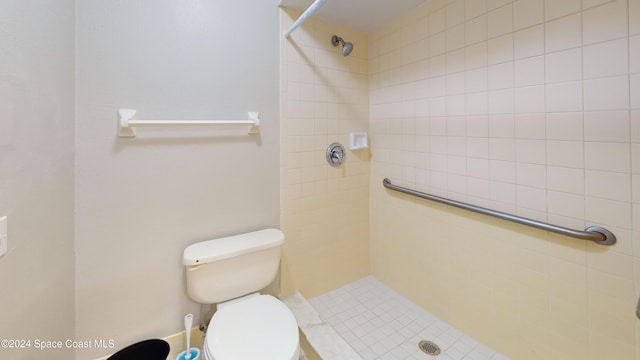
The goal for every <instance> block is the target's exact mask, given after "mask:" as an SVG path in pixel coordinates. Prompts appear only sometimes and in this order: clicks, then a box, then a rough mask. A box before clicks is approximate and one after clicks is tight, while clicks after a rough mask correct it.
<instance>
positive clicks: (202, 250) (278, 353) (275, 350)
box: [183, 229, 300, 360]
mask: <svg viewBox="0 0 640 360" xmlns="http://www.w3.org/2000/svg"><path fill="white" fill-rule="evenodd" d="M283 242H284V234H283V233H282V232H281V231H280V230H278V229H266V230H260V231H255V232H251V233H247V234H241V235H235V236H230V237H226V238H221V239H215V240H208V241H203V242H199V243H196V244H193V245H190V246H189V247H187V248H186V249H185V250H184V254H183V264H184V265H185V267H186V272H187V291H188V293H189V296H190V297H191V298H192V299H193V300H195V301H197V302H199V303H203V304H217V305H218V308H217V311H216V312H215V314H214V315H213V318H212V319H211V321H210V322H209V327H208V330H207V334H206V336H205V340H204V347H203V349H202V356H203V358H204V359H205V360H297V359H298V357H299V353H300V343H299V337H298V325H297V323H296V319H295V317H294V316H293V313H292V312H291V310H289V308H288V307H287V306H286V305H285V304H284V303H282V302H281V301H280V300H278V299H277V298H275V297H273V296H271V295H261V294H260V293H259V292H258V291H259V290H261V289H263V288H265V287H266V286H267V285H269V283H271V282H272V281H273V279H274V278H275V276H276V275H277V273H278V268H279V265H280V252H281V250H280V249H281V247H282V243H283Z"/></svg>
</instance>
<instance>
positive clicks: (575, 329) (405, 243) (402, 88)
mask: <svg viewBox="0 0 640 360" xmlns="http://www.w3.org/2000/svg"><path fill="white" fill-rule="evenodd" d="M462 3H464V8H463V7H462ZM420 13H421V14H424V15H423V17H422V19H423V20H424V19H428V20H429V24H428V27H429V28H430V29H431V30H432V31H431V32H429V33H424V37H423V38H422V43H421V44H420V46H417V41H413V42H411V41H409V42H406V43H402V44H398V43H397V42H396V41H395V40H394V39H395V36H396V32H397V31H403V30H399V29H404V28H406V29H408V30H407V31H414V30H411V29H416V28H420V27H421V26H422V27H426V26H427V25H424V24H422V25H421V24H419V23H420V22H421V21H422V20H420V19H419V18H416V17H412V16H406V17H405V18H403V19H400V20H399V21H397V22H395V23H394V25H393V26H389V27H386V28H383V29H382V30H380V31H378V32H375V33H374V34H371V36H370V53H369V64H370V66H369V93H370V94H371V96H370V100H369V101H370V105H369V109H370V113H371V119H372V120H370V124H371V127H370V131H371V134H372V135H371V146H372V149H371V150H372V153H371V154H372V158H371V160H372V162H371V168H370V171H371V172H370V174H371V175H370V187H369V189H370V200H369V201H370V211H371V218H372V227H371V254H372V257H371V272H372V273H373V274H374V275H375V276H376V277H377V278H379V279H380V280H382V281H384V282H385V283H386V284H388V285H390V286H391V287H393V288H395V289H396V290H398V291H400V292H401V293H403V294H404V295H406V296H407V297H409V298H411V299H412V300H414V301H415V302H416V303H419V304H421V305H422V306H424V307H425V308H427V309H429V310H430V311H433V312H434V313H436V314H437V315H438V316H441V317H442V318H443V319H446V320H447V321H451V323H453V324H454V325H456V326H459V327H460V328H461V329H463V330H464V331H468V332H470V333H471V334H472V335H473V336H477V337H478V338H480V339H481V340H483V341H486V342H487V343H488V344H489V345H491V346H493V347H495V348H497V349H499V350H500V351H502V352H504V353H505V354H506V355H508V356H510V357H513V358H517V359H541V358H545V359H547V358H548V359H594V360H595V359H598V358H599V357H605V358H620V359H622V358H624V359H640V355H638V354H636V348H639V349H640V347H637V344H640V335H636V332H637V331H640V326H638V325H637V319H636V318H635V314H634V308H635V304H636V302H637V299H638V296H640V290H636V289H640V270H639V269H640V267H639V266H637V264H638V263H639V262H640V251H638V248H640V228H638V226H640V220H638V219H640V216H638V213H640V211H638V208H639V206H638V204H640V200H639V199H640V195H639V193H640V180H639V178H640V177H638V176H637V174H640V165H639V164H640V100H638V99H640V67H638V66H639V65H637V64H638V63H640V60H638V59H639V55H638V54H640V40H639V39H640V20H639V19H640V16H639V15H640V1H639V0H628V1H627V0H584V1H583V0H560V1H550V0H544V1H542V0H539V1H534V0H531V1H530V0H518V1H511V0H487V1H469V0H466V1H454V0H442V1H438V2H433V3H432V4H428V5H426V6H424V7H422V8H421V10H420ZM461 19H464V21H463V22H461ZM432 20H434V21H435V23H434V24H431V21H432ZM461 36H464V39H461ZM414 37H416V36H414ZM461 44H463V45H464V46H463V45H461ZM419 47H423V48H428V49H429V50H430V52H428V53H426V54H424V52H423V53H422V54H423V55H421V56H424V57H423V58H421V59H422V62H417V61H414V62H411V63H401V62H400V63H394V64H393V65H392V63H391V62H390V61H389V59H390V58H391V57H392V54H393V53H394V52H398V51H399V52H401V53H402V54H403V56H407V57H408V58H412V57H417V56H418V55H416V54H415V53H416V52H418V51H420V50H418V48H419ZM461 54H462V56H461ZM460 59H462V60H460ZM371 64H375V66H372V65H371ZM397 74H402V76H397ZM418 82H419V84H420V85H419V87H418V86H416V85H415V84H417V83H418ZM417 88H420V89H425V90H420V91H417V90H415V89H417ZM406 89H411V90H409V91H406ZM412 103H413V106H411V104H412ZM397 120H400V124H402V125H403V126H401V127H398V126H396V125H394V123H396V121H397ZM407 125H408V127H407ZM634 174H635V175H634ZM385 177H388V178H390V179H391V180H392V181H393V182H394V183H398V184H399V185H402V186H406V187H409V188H416V189H418V190H419V191H425V192H427V193H433V194H436V195H439V196H444V197H449V198H453V199H458V200H462V201H466V202H470V203H472V204H475V205H478V206H484V207H488V208H492V209H496V210H499V211H505V212H512V213H515V214H519V215H521V216H526V217H529V218H533V219H539V220H542V221H548V222H550V223H554V224H558V225H560V226H566V227H571V228H577V229H583V228H585V227H586V226H592V225H599V226H603V227H605V228H608V229H609V230H612V231H613V232H614V233H615V234H616V235H617V238H618V243H617V244H616V245H614V246H612V247H606V248H604V247H602V246H599V245H596V244H592V243H587V242H584V241H581V240H576V239H572V238H567V237H564V236H561V235H557V234H553V233H548V232H544V231H540V230H536V229H529V228H525V227H522V226H520V225H514V224H511V223H506V222H504V221H502V220H496V219H491V218H486V217H484V216H481V215H477V214H470V213H467V212H464V211H462V210H457V209H451V208H448V207H446V206H443V205H437V204H433V203H430V202H429V201H425V200H418V199H414V198H411V197H408V196H404V195H397V194H395V193H391V192H389V191H388V190H385V189H384V188H383V187H382V186H381V185H380V181H381V179H383V178H385ZM424 254H429V255H430V256H429V257H428V260H427V259H426V258H425V256H424ZM634 263H635V264H636V266H635V267H634V266H633V265H634ZM417 284H420V285H417ZM423 285H424V286H423ZM488 294H490V295H488ZM639 333H640V332H639ZM523 338H528V339H527V340H523ZM541 342H544V343H548V344H550V349H547V350H545V351H541V350H540V349H538V348H539V343H541ZM602 344H605V345H606V346H611V347H615V350H614V352H615V354H606V353H605V351H603V350H602V348H601V346H602Z"/></svg>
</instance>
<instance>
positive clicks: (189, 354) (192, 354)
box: [177, 314, 200, 360]
mask: <svg viewBox="0 0 640 360" xmlns="http://www.w3.org/2000/svg"><path fill="white" fill-rule="evenodd" d="M192 326H193V314H187V315H185V317H184V330H185V333H186V335H187V349H186V350H185V351H183V352H181V353H180V355H178V357H177V360H198V359H199V358H200V350H199V349H198V348H193V349H192V348H191V327H192Z"/></svg>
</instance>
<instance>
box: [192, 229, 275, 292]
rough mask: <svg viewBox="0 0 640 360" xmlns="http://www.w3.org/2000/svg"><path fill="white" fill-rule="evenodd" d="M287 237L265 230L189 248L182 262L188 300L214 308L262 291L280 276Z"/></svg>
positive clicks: (273, 230)
mask: <svg viewBox="0 0 640 360" xmlns="http://www.w3.org/2000/svg"><path fill="white" fill-rule="evenodd" d="M283 243H284V234H283V233H282V231H280V230H278V229H265V230H260V231H254V232H250V233H246V234H240V235H234V236H229V237H224V238H219V239H214V240H208V241H203V242H199V243H195V244H192V245H190V246H188V247H187V248H186V249H185V250H184V253H183V256H182V262H183V264H184V265H185V267H186V272H187V292H188V293H189V297H191V299H193V300H194V301H196V302H199V303H201V304H214V303H219V302H223V301H226V300H230V299H233V298H237V297H240V296H244V295H246V294H250V293H252V292H256V291H259V290H261V289H263V288H265V287H266V286H267V285H269V284H270V283H271V282H272V281H273V279H274V278H275V277H276V274H277V273H278V268H279V266H280V252H281V248H282V244H283Z"/></svg>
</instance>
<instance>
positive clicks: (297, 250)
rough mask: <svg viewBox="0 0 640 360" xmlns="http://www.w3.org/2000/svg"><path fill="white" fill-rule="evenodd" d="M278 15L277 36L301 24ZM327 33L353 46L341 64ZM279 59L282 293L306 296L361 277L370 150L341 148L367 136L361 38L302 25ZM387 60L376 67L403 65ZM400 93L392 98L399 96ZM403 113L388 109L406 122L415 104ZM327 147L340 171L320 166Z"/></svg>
mask: <svg viewBox="0 0 640 360" xmlns="http://www.w3.org/2000/svg"><path fill="white" fill-rule="evenodd" d="M280 14H281V17H280V24H281V28H282V29H281V30H282V31H284V30H285V29H287V28H288V27H289V26H290V25H291V24H292V23H293V21H294V19H296V18H297V17H298V16H299V14H298V13H296V12H293V11H289V10H282V11H281V13H280ZM416 31H418V30H417V27H412V28H411V29H410V31H409V30H405V34H404V36H403V38H404V39H412V40H413V41H416V39H418V38H419V36H418V34H415V35H414V33H415V32H416ZM334 34H338V35H340V36H342V37H343V38H344V39H345V41H351V42H353V43H354V45H355V47H354V50H353V52H352V53H351V55H349V56H348V57H344V56H342V54H341V52H340V49H339V48H337V47H334V46H333V45H332V44H331V42H330V41H329V40H330V39H331V36H332V35H334ZM425 45H426V43H425ZM422 51H424V50H422ZM281 54H282V55H281V74H286V77H285V80H284V81H283V84H282V86H281V89H280V90H281V94H280V95H281V96H280V99H281V119H280V131H281V132H280V142H281V148H280V153H281V158H282V161H281V169H280V177H281V181H280V183H281V192H280V194H281V199H280V208H281V213H280V222H281V228H282V230H283V231H284V233H285V234H286V235H287V241H286V242H285V247H284V251H283V263H282V289H283V292H285V293H290V292H293V291H294V290H299V291H300V292H301V293H303V294H304V295H305V296H307V297H309V296H315V295H317V294H320V293H323V292H325V291H328V290H331V289H333V288H336V287H338V286H341V285H343V284H346V283H348V282H351V281H354V280H356V279H358V278H361V277H363V276H365V275H367V274H368V273H369V201H368V189H369V152H368V151H367V150H357V151H349V150H348V146H349V132H361V131H364V132H366V131H368V130H369V91H368V81H369V78H368V73H369V64H370V63H369V61H368V59H367V57H368V39H367V36H366V35H364V34H361V33H359V32H357V31H354V30H351V29H348V28H345V27H343V26H338V25H334V24H329V23H326V22H323V21H320V20H316V19H310V20H308V21H307V22H305V23H304V24H303V25H302V26H301V27H300V28H298V29H297V30H296V31H295V32H293V33H292V34H291V36H290V38H289V39H282V40H281ZM387 55H389V56H388V57H387V58H386V59H385V60H384V61H383V60H382V59H381V60H380V63H382V64H383V66H385V67H386V66H391V65H393V66H394V67H397V68H399V67H400V66H402V65H403V62H402V59H403V56H402V55H403V54H402V52H401V50H400V49H396V51H393V52H387ZM392 55H393V56H392ZM411 56H412V57H414V55H411ZM425 56H426V54H425ZM376 67H377V68H380V66H379V65H376ZM393 78H395V77H393ZM408 93H409V92H407V91H400V90H399V91H398V94H399V95H398V96H400V94H401V95H402V96H407V95H408ZM406 105H407V106H406V107H402V106H401V107H399V108H397V109H396V108H394V109H393V111H394V112H398V113H400V114H404V115H406V116H407V117H408V118H413V116H415V111H414V110H413V109H414V108H415V107H414V106H413V102H406ZM390 112H391V111H390V110H389V111H386V112H385V113H386V114H389V113H390ZM335 141H338V142H340V143H342V144H343V145H344V146H345V148H346V149H347V156H346V160H345V163H344V164H343V165H342V166H341V167H339V168H332V167H330V166H329V165H328V164H327V162H326V160H325V151H326V148H327V146H328V145H329V144H330V143H332V142H335ZM399 143H400V144H402V143H404V144H408V139H400V141H399ZM401 147H402V146H401ZM409 150H410V151H414V148H407V151H409Z"/></svg>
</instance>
